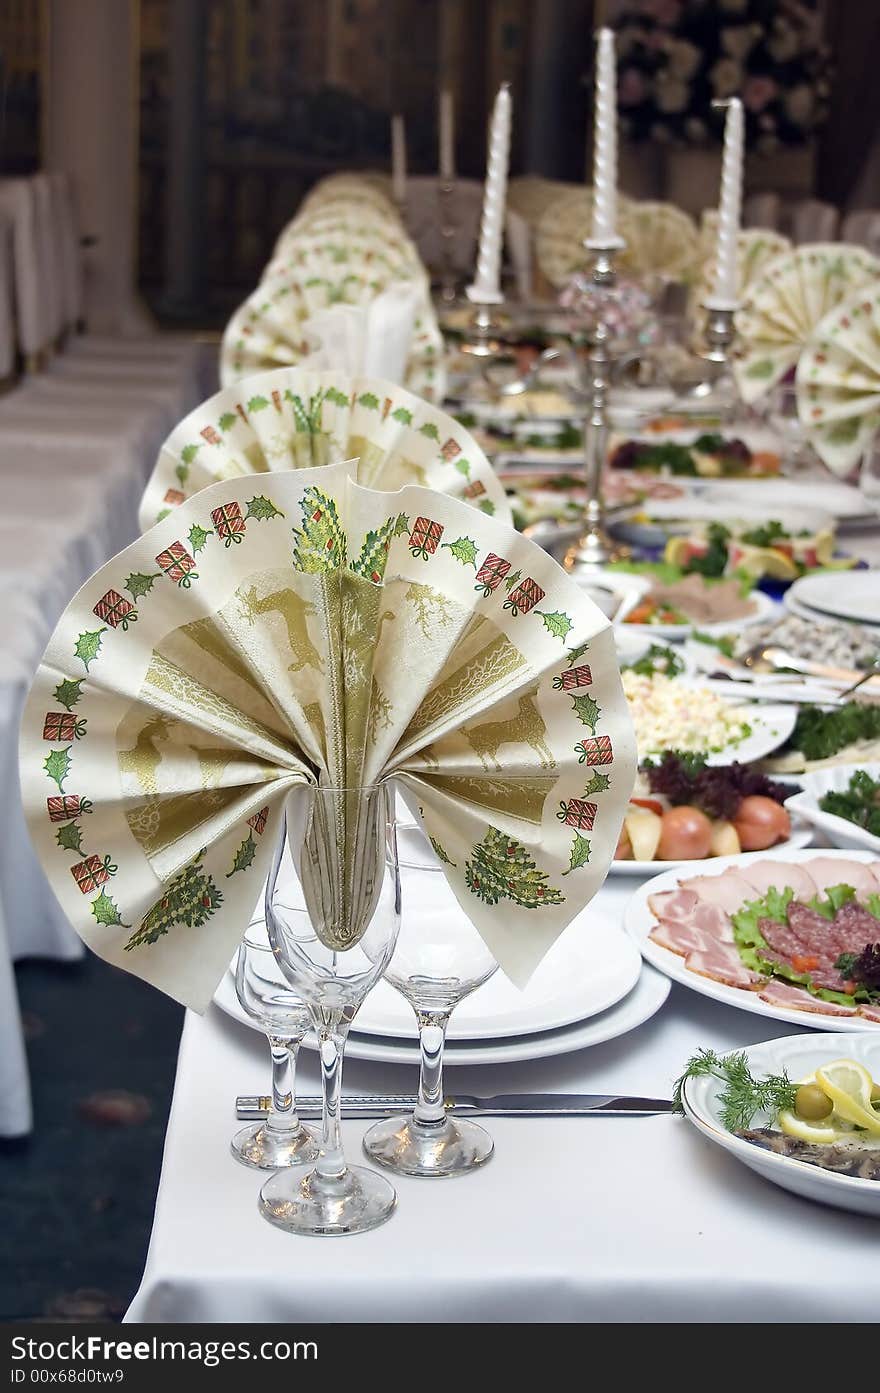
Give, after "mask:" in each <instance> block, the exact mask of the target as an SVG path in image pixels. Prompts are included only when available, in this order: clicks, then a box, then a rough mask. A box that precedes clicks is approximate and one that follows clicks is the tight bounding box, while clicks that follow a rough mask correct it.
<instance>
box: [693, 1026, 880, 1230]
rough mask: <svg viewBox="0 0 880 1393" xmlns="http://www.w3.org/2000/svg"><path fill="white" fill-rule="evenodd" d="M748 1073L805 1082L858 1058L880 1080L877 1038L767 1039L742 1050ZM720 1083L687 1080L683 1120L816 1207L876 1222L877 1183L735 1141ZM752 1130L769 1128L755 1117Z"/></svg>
mask: <svg viewBox="0 0 880 1393" xmlns="http://www.w3.org/2000/svg"><path fill="white" fill-rule="evenodd" d="M744 1053H745V1055H746V1057H747V1059H748V1062H749V1069H750V1071H751V1072H752V1074H754V1075H756V1076H759V1075H762V1074H771V1073H772V1074H778V1073H781V1071H782V1070H783V1069H785V1070H787V1072H788V1075H789V1078H791V1079H792V1080H793V1081H794V1082H797V1081H798V1080H799V1079H802V1078H805V1077H806V1076H807V1075H808V1074H811V1073H813V1071H814V1070H815V1069H817V1068H819V1067H820V1065H822V1064H830V1063H831V1061H832V1060H833V1059H856V1060H858V1061H859V1062H860V1063H861V1064H864V1066H865V1068H866V1069H867V1070H868V1071H869V1073H871V1074H872V1075H873V1076H874V1078H875V1079H876V1078H880V1036H878V1037H872V1036H870V1035H846V1036H842V1035H815V1034H813V1033H812V1032H811V1033H810V1034H809V1035H788V1036H785V1037H783V1038H782V1039H780V1040H767V1041H765V1042H764V1043H763V1044H760V1045H751V1046H750V1047H749V1048H748V1049H746V1050H745V1051H744ZM722 1086H723V1085H722V1084H721V1083H720V1082H719V1081H718V1080H717V1079H714V1078H700V1079H688V1081H687V1082H686V1084H685V1086H684V1088H683V1090H682V1103H683V1104H684V1110H685V1114H686V1115H687V1117H688V1118H689V1119H690V1121H691V1122H693V1124H694V1126H695V1127H697V1128H698V1130H699V1131H700V1132H702V1134H703V1136H704V1137H708V1139H709V1141H712V1142H715V1144H716V1145H717V1146H720V1147H722V1148H723V1149H724V1150H725V1151H729V1152H730V1153H731V1155H733V1156H735V1157H736V1158H737V1160H738V1161H742V1162H743V1164H744V1165H746V1166H748V1167H749V1169H750V1170H753V1171H756V1172H757V1174H758V1175H762V1176H764V1178H765V1179H766V1180H772V1181H773V1183H774V1184H775V1185H780V1186H781V1187H782V1189H783V1190H791V1191H792V1192H793V1193H794V1194H796V1195H802V1196H803V1197H804V1198H805V1199H808V1200H816V1201H817V1202H818V1203H819V1204H831V1205H834V1206H835V1207H836V1208H838V1209H850V1210H853V1211H854V1212H855V1213H856V1214H870V1215H872V1216H873V1217H874V1218H880V1181H878V1180H860V1179H859V1178H858V1177H857V1176H853V1175H837V1174H836V1173H835V1172H834V1171H827V1170H822V1169H821V1168H820V1167H819V1166H814V1165H811V1164H810V1162H809V1161H797V1160H795V1159H794V1158H793V1157H791V1156H779V1155H777V1154H776V1153H775V1152H773V1151H764V1150H763V1148H762V1147H759V1146H756V1145H755V1144H754V1142H748V1141H743V1140H742V1138H741V1137H735V1136H734V1135H733V1133H732V1132H728V1131H727V1128H726V1127H725V1126H724V1124H723V1123H722V1121H721V1118H720V1116H719V1105H718V1095H719V1093H720V1092H721V1089H722ZM752 1125H753V1126H756V1127H760V1126H768V1125H769V1126H772V1120H771V1119H768V1118H767V1117H760V1116H759V1117H756V1118H755V1119H754V1121H753V1123H752ZM878 1143H880V1138H878Z"/></svg>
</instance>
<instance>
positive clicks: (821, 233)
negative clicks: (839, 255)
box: [782, 198, 840, 247]
mask: <svg viewBox="0 0 880 1393" xmlns="http://www.w3.org/2000/svg"><path fill="white" fill-rule="evenodd" d="M787 221H788V235H789V236H790V237H791V240H792V241H793V242H794V244H795V246H796V247H800V246H803V244H804V242H834V241H836V240H837V225H838V223H839V221H840V214H839V212H838V211H837V209H836V208H835V207H834V206H833V204H831V203H823V202H822V200H821V199H820V198H802V199H801V200H800V202H798V203H793V204H792V205H791V206H790V208H789V209H788V212H787ZM782 230H783V232H785V231H786V228H785V227H783V229H782Z"/></svg>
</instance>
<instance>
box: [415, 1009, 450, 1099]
mask: <svg viewBox="0 0 880 1393" xmlns="http://www.w3.org/2000/svg"><path fill="white" fill-rule="evenodd" d="M449 1014H450V1013H449V1012H448V1011H416V1019H417V1020H418V1023H419V1052H420V1063H419V1096H418V1099H417V1101H416V1105H415V1108H414V1110H413V1117H414V1118H415V1120H416V1122H417V1123H418V1125H419V1126H420V1127H439V1126H440V1125H441V1123H443V1122H445V1121H446V1108H445V1107H444V1104H443V1046H444V1045H445V1043H446V1027H447V1026H448V1024H449Z"/></svg>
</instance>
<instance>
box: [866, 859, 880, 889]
mask: <svg viewBox="0 0 880 1393" xmlns="http://www.w3.org/2000/svg"><path fill="white" fill-rule="evenodd" d="M868 870H869V871H870V872H871V875H872V876H873V877H874V880H875V881H876V884H875V886H874V890H872V892H871V893H872V894H873V893H874V891H876V890H880V861H871V862H870V863H869V865H868Z"/></svg>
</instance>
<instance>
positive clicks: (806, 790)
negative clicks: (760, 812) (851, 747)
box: [787, 764, 880, 856]
mask: <svg viewBox="0 0 880 1393" xmlns="http://www.w3.org/2000/svg"><path fill="white" fill-rule="evenodd" d="M857 770H864V772H865V773H866V774H870V776H871V778H872V779H880V764H837V765H835V766H834V767H833V768H830V769H816V770H814V771H813V772H811V773H809V774H802V775H801V777H800V780H799V783H800V785H801V792H800V793H797V794H795V796H794V797H793V798H790V799H789V800H788V804H787V807H789V808H790V809H791V810H792V812H797V813H799V814H800V815H801V817H805V818H806V819H807V821H808V822H811V823H812V824H813V826H814V827H818V828H819V829H820V831H822V832H824V833H825V834H826V836H827V837H828V839H829V841H830V842H831V843H832V845H833V846H838V847H858V848H862V849H864V850H865V851H873V852H874V854H875V856H880V837H875V836H874V835H873V833H871V832H866V831H865V829H864V827H857V826H856V824H855V823H854V822H848V821H847V819H846V818H845V817H838V816H837V815H836V814H835V813H826V812H825V811H824V810H823V809H822V808H820V807H819V799H820V798H822V797H823V795H824V794H826V793H829V792H831V791H832V790H833V791H834V792H835V793H844V792H846V790H847V789H848V788H849V781H850V779H851V778H852V776H853V774H855V773H856V771H857Z"/></svg>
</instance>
